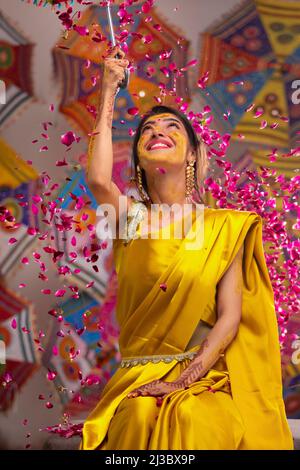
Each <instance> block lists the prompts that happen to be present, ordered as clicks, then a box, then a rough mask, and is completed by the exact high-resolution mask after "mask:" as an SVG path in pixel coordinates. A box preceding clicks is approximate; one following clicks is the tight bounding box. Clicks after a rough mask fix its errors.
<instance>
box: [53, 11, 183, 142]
mask: <svg viewBox="0 0 300 470" xmlns="http://www.w3.org/2000/svg"><path fill="white" fill-rule="evenodd" d="M118 8H119V7H118V6H116V5H113V6H111V12H112V19H113V21H114V23H115V30H116V32H117V31H119V32H120V28H119V17H118V15H117V13H118ZM126 10H127V12H128V14H132V15H133V24H131V25H130V27H129V28H128V29H129V30H130V34H129V35H128V37H127V39H126V42H127V45H128V58H129V59H130V60H132V61H134V63H135V65H136V67H137V68H136V70H135V71H134V73H132V74H131V76H130V81H129V86H128V88H127V89H125V90H120V91H119V93H118V95H117V98H116V103H115V114H114V122H113V126H114V127H115V128H116V129H117V131H116V132H115V138H120V139H123V138H124V137H127V138H128V132H129V131H130V129H131V128H132V127H134V126H135V125H136V124H137V118H136V116H134V115H130V114H128V113H127V110H128V109H129V108H133V107H138V108H139V110H140V112H144V111H146V110H147V109H148V108H149V107H150V106H151V105H152V106H153V105H155V104H157V101H156V100H155V98H154V97H155V96H156V97H159V95H160V89H159V84H163V86H166V87H167V89H170V88H172V87H173V85H174V83H173V80H172V79H171V78H169V76H171V77H172V76H173V72H172V71H171V69H172V68H173V67H175V65H174V64H176V67H177V68H178V69H181V68H183V67H184V66H185V65H186V64H187V58H188V47H189V42H188V41H187V40H186V39H184V38H183V37H182V35H180V34H178V31H175V28H172V27H170V26H169V25H168V24H167V23H166V21H165V20H163V19H162V18H160V17H159V15H158V13H157V12H156V11H155V9H151V12H150V13H149V15H151V18H152V20H151V21H148V22H147V21H145V15H144V14H136V11H137V8H136V6H132V7H128V8H126ZM149 15H148V16H149ZM77 26H78V28H80V27H81V28H84V27H87V28H88V30H89V34H88V35H81V34H78V32H76V31H74V30H73V31H70V32H69V35H68V38H67V40H65V41H63V40H60V41H59V43H58V44H57V45H56V47H55V48H54V49H53V59H54V64H55V73H56V74H57V76H58V77H59V78H60V79H61V81H62V85H63V92H62V98H61V103H60V111H61V112H62V113H64V114H65V115H66V116H68V117H69V118H71V119H72V121H73V122H75V123H76V124H77V125H78V127H79V128H80V129H81V130H82V131H83V132H84V133H85V134H87V133H88V132H91V131H92V128H93V125H94V112H95V109H96V106H97V99H98V94H99V93H98V91H99V88H100V87H101V74H102V63H103V60H102V55H103V54H104V53H105V52H106V50H107V41H108V40H109V28H108V20H107V16H106V10H105V8H104V7H99V6H96V5H93V6H91V7H89V8H88V9H87V10H86V11H85V12H84V13H83V15H82V17H81V19H80V20H79V22H77ZM78 28H77V31H78ZM176 29H177V28H176ZM123 33H124V30H123ZM117 37H118V34H117ZM93 39H94V40H93ZM172 64H173V65H172ZM95 77H97V79H98V80H97V83H96V84H95ZM176 91H177V95H179V96H181V97H182V98H183V99H184V100H188V99H189V92H188V82H187V77H186V75H185V74H182V76H181V77H178V79H177V80H176Z"/></svg>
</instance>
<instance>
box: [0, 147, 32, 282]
mask: <svg viewBox="0 0 300 470" xmlns="http://www.w3.org/2000/svg"><path fill="white" fill-rule="evenodd" d="M38 176H39V175H38V173H37V172H36V170H35V169H34V168H33V167H32V166H30V165H28V164H27V163H26V162H25V161H24V160H22V159H21V158H20V157H18V156H17V155H16V153H15V151H14V150H13V149H12V148H11V147H9V145H7V143H6V142H5V141H4V140H3V139H0V206H3V207H5V208H6V209H8V210H9V211H10V213H11V215H12V216H13V217H14V218H15V222H16V223H17V224H20V226H19V227H18V228H17V229H15V228H14V229H13V230H12V229H11V224H4V223H0V235H1V253H0V274H1V275H2V276H6V275H7V274H8V273H9V272H10V271H11V270H12V269H20V267H21V265H20V259H21V257H22V256H25V254H26V252H27V251H28V250H29V248H30V247H31V246H32V243H33V242H34V241H35V238H36V237H35V236H34V234H32V233H28V230H31V229H36V228H38V227H39V221H38V216H37V214H36V213H35V212H34V211H33V204H34V201H33V199H32V198H33V196H35V195H37V194H38V193H39V180H38ZM10 238H15V239H16V242H15V243H14V244H13V245H10V244H9V239H10Z"/></svg>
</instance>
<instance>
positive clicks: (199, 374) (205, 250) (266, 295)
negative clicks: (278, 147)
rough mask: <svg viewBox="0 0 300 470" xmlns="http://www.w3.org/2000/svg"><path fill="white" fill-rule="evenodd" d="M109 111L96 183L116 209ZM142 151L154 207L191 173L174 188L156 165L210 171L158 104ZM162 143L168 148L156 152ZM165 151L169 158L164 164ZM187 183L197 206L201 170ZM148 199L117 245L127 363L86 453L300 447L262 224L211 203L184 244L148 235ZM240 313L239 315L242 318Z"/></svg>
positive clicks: (103, 116)
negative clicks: (186, 163)
mask: <svg viewBox="0 0 300 470" xmlns="http://www.w3.org/2000/svg"><path fill="white" fill-rule="evenodd" d="M119 52H120V51H119ZM122 60H123V57H122V59H114V58H109V63H108V62H107V64H106V67H107V69H106V70H109V72H107V73H109V77H110V80H108V82H110V83H111V82H112V81H113V80H112V77H113V78H114V79H115V82H116V83H118V81H120V80H121V78H122V74H121V71H122V67H125V66H126V62H125V61H124V60H123V62H122ZM104 95H105V93H104ZM108 96H109V94H108ZM109 103H110V105H111V103H112V101H111V100H109V98H105V97H104V98H103V99H102V107H101V113H100V120H99V123H98V124H99V126H101V125H102V127H101V129H102V136H101V138H99V139H98V143H97V145H96V144H95V145H96V148H95V147H94V149H93V152H92V153H93V159H92V160H91V162H90V167H89V168H90V170H89V172H90V175H93V176H90V179H89V184H90V186H91V188H93V190H94V192H95V194H97V198H98V201H99V202H101V201H104V200H107V201H108V202H110V201H112V196H111V192H110V191H111V189H110V191H108V189H107V188H108V185H105V184H104V183H102V184H100V183H99V182H98V183H96V179H97V171H99V172H100V171H101V172H103V171H105V164H104V163H103V162H100V158H98V159H96V158H95V155H96V153H98V154H99V152H100V150H101V145H103V147H102V148H103V149H104V148H106V149H107V147H105V146H104V143H105V144H106V145H107V140H106V142H105V136H104V135H103V134H105V132H106V137H107V138H109V137H110V134H109V130H108V128H109V126H107V130H106V131H104V132H103V122H104V121H105V122H106V124H107V116H108V115H111V113H110V112H109V109H111V108H109V106H108V104H109ZM105 109H106V111H105ZM107 110H108V111H107ZM172 121H178V122H179V129H178V130H176V131H175V130H174V129H173V128H172V129H171V128H170V127H169V124H170V122H172ZM108 122H109V121H108ZM147 126H148V127H147ZM180 126H181V127H180ZM99 129H100V127H99ZM189 132H191V133H189ZM183 136H184V137H185V142H184V141H183ZM101 139H102V141H101ZM188 143H190V144H191V149H190V147H189V146H187V144H188ZM135 144H136V151H137V157H138V159H139V163H140V164H142V165H143V169H144V171H145V173H146V174H147V170H148V174H147V183H148V184H147V185H145V180H143V179H142V178H141V177H140V175H141V173H138V178H139V190H140V193H142V192H143V191H146V190H147V189H148V192H149V193H151V195H152V198H151V201H153V199H156V200H159V201H162V200H163V199H164V196H165V199H169V201H170V200H171V201H172V200H173V201H175V197H176V196H177V195H178V194H179V193H180V191H181V190H182V186H181V185H180V184H181V183H180V178H179V177H178V178H177V180H176V179H175V185H174V179H173V186H172V184H170V179H169V180H168V179H166V184H165V186H161V187H159V184H157V185H156V186H155V184H154V186H151V182H152V183H153V181H154V180H153V179H151V178H152V176H153V174H154V173H152V174H151V169H153V165H156V166H157V165H159V166H161V162H162V161H163V163H164V167H167V168H168V163H169V169H170V168H171V165H172V164H173V165H175V164H176V163H178V165H179V163H180V161H182V159H185V158H186V156H187V155H188V156H189V157H190V156H191V155H194V156H195V155H196V156H197V157H198V161H197V162H196V164H197V163H198V169H199V165H201V162H202V163H203V162H204V161H203V160H201V158H200V157H199V154H198V153H197V148H196V147H197V144H195V142H194V141H193V138H192V131H190V129H189V127H188V124H187V123H186V121H185V120H184V117H182V116H181V115H180V113H178V112H176V111H175V110H172V109H170V108H166V107H156V108H155V109H153V110H152V112H150V113H149V114H147V115H146V116H145V118H143V120H142V122H141V124H140V126H139V130H138V132H137V135H136V138H135ZM168 144H169V146H168ZM151 145H152V146H153V147H155V145H156V147H157V151H156V152H154V153H153V154H152V155H150V153H151ZM164 145H165V146H168V149H169V153H168V157H167V158H168V159H169V160H168V161H167V160H166V159H165V160H164V159H163V156H162V154H163V149H164V150H166V148H164ZM185 145H186V146H185ZM159 146H161V148H159ZM153 150H154V148H153ZM172 152H173V153H172ZM155 158H156V160H155ZM172 159H173V160H172ZM180 159H181V160H180ZM100 163H101V164H102V166H101V165H100ZM194 163H195V161H194ZM106 164H107V163H106ZM109 164H111V165H112V160H110V162H109ZM151 164H152V166H151ZM99 165H100V167H101V168H100V170H99ZM183 169H184V167H183ZM202 169H203V168H202ZM140 171H141V170H140V169H138V172H140ZM107 174H108V175H109V172H108V173H107ZM167 174H168V172H167ZM170 174H171V172H170ZM180 174H181V175H182V173H180ZM168 175H169V174H168ZM186 175H187V178H186V181H187V182H186V195H187V199H186V200H188V201H189V200H190V199H189V196H190V187H191V185H190V181H191V179H193V173H189V172H188V171H187V173H186ZM144 176H145V174H144V175H143V177H144ZM164 176H165V175H164ZM98 178H100V177H99V176H98ZM169 178H171V176H169ZM98 181H99V180H98ZM93 182H94V184H92V183H93ZM145 186H146V188H145ZM176 186H177V189H176ZM109 187H110V188H111V186H109ZM161 188H169V189H170V188H173V192H172V191H169V192H166V191H165V192H164V190H163V189H161ZM100 189H101V191H100ZM144 194H145V192H144ZM157 196H159V197H157ZM172 196H173V199H172ZM123 197H124V196H123ZM143 199H144V198H143ZM148 200H149V199H145V200H144V202H138V201H137V200H133V201H131V204H130V211H129V213H128V217H127V213H126V221H127V222H128V226H127V227H126V228H127V232H126V237H127V238H126V239H125V240H124V239H122V238H121V237H120V238H116V239H114V240H113V254H114V261H115V267H116V272H117V276H118V297H117V309H116V314H117V320H118V323H119V327H120V337H119V349H120V353H121V356H122V362H121V364H120V367H119V368H118V369H117V371H116V372H115V374H114V375H113V376H112V378H111V379H110V380H109V381H108V383H107V384H106V386H105V388H104V390H103V392H102V394H101V397H100V400H99V403H98V405H97V406H96V408H95V409H94V410H93V411H92V412H91V414H90V415H89V416H88V418H87V419H86V421H85V423H84V427H83V437H82V441H81V445H80V449H82V450H92V449H95V450H96V449H98V450H108V449H110V450H112V449H113V450H121V449H127V450H135V449H153V450H154V449H156V450H171V449H172V450H180V449H183V450H188V449H193V450H196V449H202V450H204V449H205V450H212V449H216V450H221V449H223V450H228V449H236V450H238V449H239V450H244V449H245V450H246V449H248V450H254V449H265V450H267V449H282V450H288V449H293V438H292V435H291V431H290V429H289V427H288V423H287V419H286V414H285V409H284V402H283V398H282V382H281V364H280V348H279V338H278V328H277V321H276V313H275V308H274V298H273V290H272V285H271V282H270V278H269V274H268V269H267V265H266V262H265V258H264V251H263V244H262V219H261V217H260V216H259V215H258V214H256V213H255V212H250V211H238V210H233V209H213V208H209V207H204V206H203V205H202V206H201V207H202V210H200V212H198V211H195V210H193V211H192V223H191V226H190V227H189V230H188V231H187V233H185V235H184V237H182V238H176V237H175V236H170V237H165V238H162V237H161V236H160V237H158V238H143V237H142V235H143V234H142V228H143V225H142V222H144V221H145V219H147V217H146V215H147V213H148V212H147V201H148ZM193 207H195V206H193ZM199 221H200V225H197V224H198V222H199ZM182 222H185V218H184V217H181V218H179V225H181V227H182ZM176 223H177V222H176V221H175V220H174V222H172V223H171V224H169V225H168V226H167V227H159V230H158V234H159V235H162V234H163V233H164V231H165V229H166V228H167V229H168V230H169V228H171V231H172V230H173V229H174V228H175V226H176ZM172 227H173V228H172ZM195 227H196V228H195ZM199 228H200V232H201V229H202V230H203V232H202V235H203V236H202V239H201V243H200V244H198V245H197V248H196V249H189V248H188V245H189V244H190V243H191V238H190V235H191V234H193V233H194V234H195V233H197V230H199ZM172 234H173V231H172ZM238 274H239V275H238ZM233 278H234V279H237V281H238V282H237V284H234V283H232V279H233ZM224 280H225V281H224ZM220 285H222V291H223V294H222V297H221V296H220V293H219V290H218V289H219V288H220ZM228 286H229V287H230V286H233V289H232V290H230V289H228ZM224 299H225V300H224ZM239 300H240V301H241V303H240V305H239ZM222 302H223V303H226V309H222V308H221V307H222V305H220V304H222ZM230 308H231V309H232V311H235V312H236V313H235V314H236V320H234V321H233V320H232V318H233V316H232V317H231V316H230V313H228V312H229V310H230ZM225 311H226V314H225Z"/></svg>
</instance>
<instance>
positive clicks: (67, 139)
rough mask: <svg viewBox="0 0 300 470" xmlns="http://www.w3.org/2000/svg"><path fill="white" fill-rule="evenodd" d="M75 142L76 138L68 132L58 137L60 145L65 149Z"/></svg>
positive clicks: (72, 133)
mask: <svg viewBox="0 0 300 470" xmlns="http://www.w3.org/2000/svg"><path fill="white" fill-rule="evenodd" d="M75 140H76V136H75V134H74V132H72V131H68V132H66V134H62V135H61V137H60V141H61V143H62V144H64V145H66V146H67V147H70V145H72V144H73V142H74V141H75Z"/></svg>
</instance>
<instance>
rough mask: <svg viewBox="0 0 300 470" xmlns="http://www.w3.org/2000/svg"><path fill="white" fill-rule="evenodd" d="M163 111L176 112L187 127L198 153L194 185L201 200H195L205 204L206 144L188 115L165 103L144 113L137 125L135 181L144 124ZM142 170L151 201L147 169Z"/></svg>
mask: <svg viewBox="0 0 300 470" xmlns="http://www.w3.org/2000/svg"><path fill="white" fill-rule="evenodd" d="M162 113H170V114H174V115H175V116H176V117H177V118H178V119H179V120H180V121H181V122H182V124H183V125H184V127H185V129H186V132H187V135H188V138H189V142H190V145H191V147H192V149H193V150H194V151H195V153H196V162H195V182H194V187H195V189H196V193H197V196H198V199H199V200H198V201H195V202H199V203H202V204H204V202H203V199H202V196H201V191H200V189H199V188H201V190H202V192H203V193H204V190H203V181H204V179H205V177H206V173H207V170H208V166H209V163H208V157H207V152H206V145H205V144H204V142H202V141H201V142H200V141H199V139H198V137H197V134H196V132H195V130H194V128H193V126H192V124H191V123H190V121H189V120H188V119H187V117H186V116H185V115H184V114H183V113H181V112H180V111H178V110H177V109H175V108H171V107H169V106H163V105H158V106H154V107H153V108H152V109H150V111H148V112H147V113H146V114H144V116H143V118H142V119H141V121H140V123H139V125H138V127H137V130H136V133H135V137H134V141H133V149H132V159H133V166H134V179H135V181H137V165H138V164H139V157H138V151H137V146H138V142H139V139H140V136H141V130H142V127H143V124H144V123H145V121H146V120H147V119H148V118H149V117H151V116H155V115H157V114H162ZM140 168H141V167H140ZM141 172H142V186H143V191H144V193H145V194H146V196H147V197H148V198H149V201H151V198H150V196H149V194H148V187H147V180H146V175H145V171H144V169H143V168H141Z"/></svg>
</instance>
